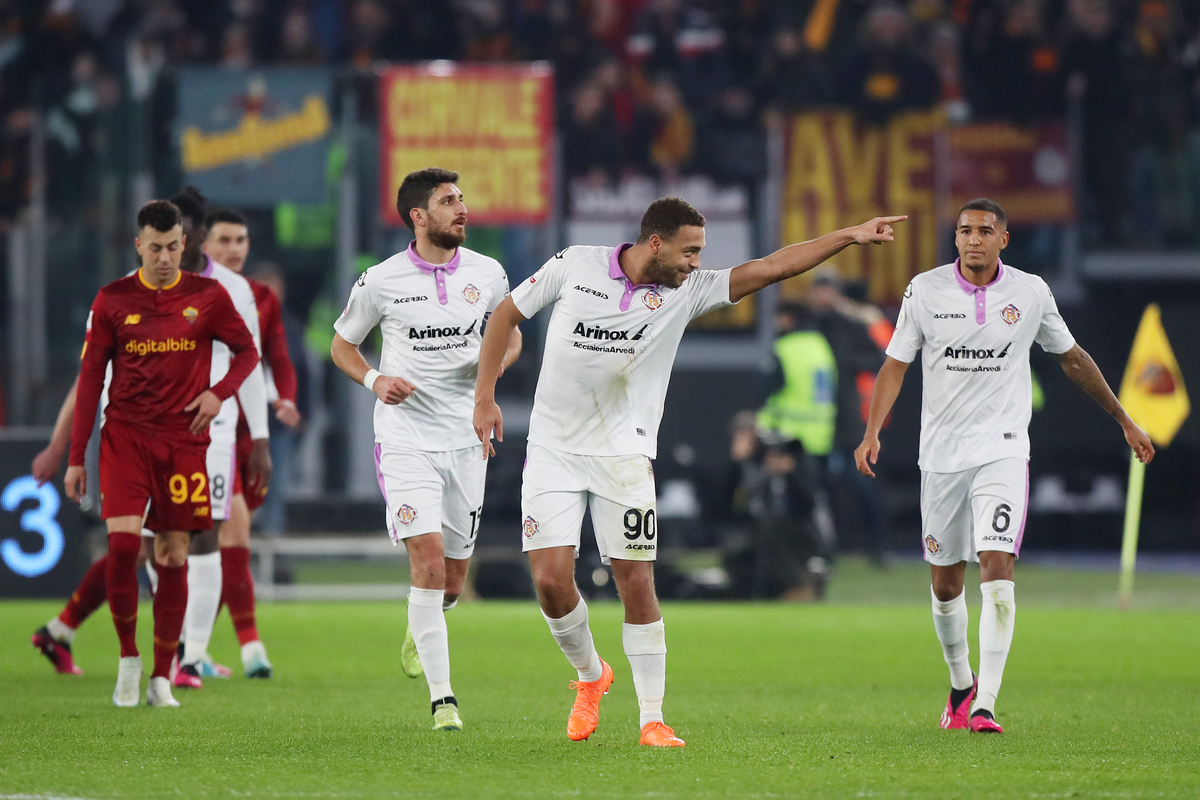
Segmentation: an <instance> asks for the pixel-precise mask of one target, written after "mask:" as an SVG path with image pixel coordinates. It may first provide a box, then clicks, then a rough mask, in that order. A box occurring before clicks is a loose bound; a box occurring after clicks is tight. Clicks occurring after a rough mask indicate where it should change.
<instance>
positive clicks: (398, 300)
mask: <svg viewBox="0 0 1200 800" xmlns="http://www.w3.org/2000/svg"><path fill="white" fill-rule="evenodd" d="M363 274H364V275H365V274H366V273H363ZM428 299H429V295H424V294H418V295H414V296H412V297H397V298H396V299H395V300H393V301H392V305H396V304H397V303H418V302H420V301H421V300H428Z"/></svg>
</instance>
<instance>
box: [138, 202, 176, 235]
mask: <svg viewBox="0 0 1200 800" xmlns="http://www.w3.org/2000/svg"><path fill="white" fill-rule="evenodd" d="M182 223H183V219H182V215H181V214H180V213H179V207H178V206H176V205H175V204H174V203H172V202H171V201H170V200H151V201H150V202H149V203H146V205H144V206H142V207H141V208H140V209H139V210H138V215H137V225H138V230H139V231H141V229H142V228H153V229H154V230H156V231H158V232H159V233H166V232H167V231H169V230H171V229H172V228H174V227H175V226H176V225H180V224H182Z"/></svg>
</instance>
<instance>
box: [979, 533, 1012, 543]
mask: <svg viewBox="0 0 1200 800" xmlns="http://www.w3.org/2000/svg"><path fill="white" fill-rule="evenodd" d="M983 540H984V541H985V542H1006V543H1008V544H1012V541H1013V540H1012V538H1011V537H1009V536H995V535H993V534H988V535H987V536H985V537H983Z"/></svg>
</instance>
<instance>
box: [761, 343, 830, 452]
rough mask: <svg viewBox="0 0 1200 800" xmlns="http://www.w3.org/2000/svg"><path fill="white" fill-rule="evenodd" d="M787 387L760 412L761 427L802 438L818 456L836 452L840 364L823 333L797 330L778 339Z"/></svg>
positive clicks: (779, 354)
mask: <svg viewBox="0 0 1200 800" xmlns="http://www.w3.org/2000/svg"><path fill="white" fill-rule="evenodd" d="M775 355H776V356H778V357H779V363H780V364H781V365H782V366H783V388H782V389H780V390H779V391H778V392H776V393H775V394H773V395H771V397H770V398H768V399H767V404H766V405H765V406H763V408H762V410H761V411H759V412H758V425H759V427H761V428H765V429H768V430H773V431H777V432H778V433H780V434H781V435H783V436H784V437H786V438H788V439H798V440H799V441H800V442H801V443H802V444H803V445H804V449H805V451H807V452H808V453H810V454H812V455H815V456H823V455H828V454H829V451H830V450H832V449H833V429H834V424H835V422H836V419H837V361H835V360H834V357H833V350H832V349H831V348H830V347H829V342H828V340H826V339H825V336H824V334H822V333H821V332H820V331H796V332H794V333H789V334H785V335H784V336H780V337H779V338H778V339H776V340H775Z"/></svg>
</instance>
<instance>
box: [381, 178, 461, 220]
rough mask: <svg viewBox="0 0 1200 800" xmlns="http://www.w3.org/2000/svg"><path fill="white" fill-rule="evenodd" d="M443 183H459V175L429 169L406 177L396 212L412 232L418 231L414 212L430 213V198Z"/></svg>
mask: <svg viewBox="0 0 1200 800" xmlns="http://www.w3.org/2000/svg"><path fill="white" fill-rule="evenodd" d="M443 183H458V173H457V172H451V171H450V170H448V169H442V168H441V167H427V168H425V169H419V170H417V171H416V172H410V173H408V174H407V175H405V176H404V181H403V183H401V184H400V190H399V191H398V192H396V210H397V211H399V212H400V219H402V220H404V224H405V225H407V226H408V229H409V230H410V231H413V232H414V233H415V232H416V230H417V226H416V224H415V223H414V222H413V221H412V210H413V209H414V208H420V209H423V210H425V211H428V210H429V198H430V197H432V196H433V193H434V192H435V191H437V187H439V186H441V185H442V184H443Z"/></svg>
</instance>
